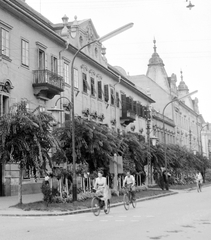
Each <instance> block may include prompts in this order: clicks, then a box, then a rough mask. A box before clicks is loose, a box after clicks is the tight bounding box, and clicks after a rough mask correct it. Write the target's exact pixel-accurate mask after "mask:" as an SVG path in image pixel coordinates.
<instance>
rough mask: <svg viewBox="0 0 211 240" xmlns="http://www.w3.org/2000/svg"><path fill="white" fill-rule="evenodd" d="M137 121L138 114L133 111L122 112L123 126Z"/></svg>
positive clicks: (121, 120)
mask: <svg viewBox="0 0 211 240" xmlns="http://www.w3.org/2000/svg"><path fill="white" fill-rule="evenodd" d="M135 120H136V114H135V112H133V111H132V110H127V109H126V110H125V111H122V117H120V122H121V124H124V125H128V124H130V123H132V122H134V121H135Z"/></svg>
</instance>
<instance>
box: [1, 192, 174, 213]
mask: <svg viewBox="0 0 211 240" xmlns="http://www.w3.org/2000/svg"><path fill="white" fill-rule="evenodd" d="M177 193H178V192H177V191H174V190H173V191H172V192H169V193H166V194H160V195H155V196H151V197H145V198H140V199H137V202H142V201H147V200H151V199H155V198H160V197H166V196H170V195H174V194H177ZM42 199H43V195H42V193H38V194H29V195H23V203H30V202H36V201H42ZM90 201H91V200H90ZM17 203H18V196H11V197H0V216H13V217H27V216H28V217H41V216H64V215H73V214H79V213H86V212H90V211H91V209H90V208H89V209H82V210H76V211H66V212H61V211H52V212H49V211H24V210H22V209H18V208H11V206H13V205H16V204H17ZM121 205H123V203H122V202H119V203H115V204H111V208H112V207H118V206H121Z"/></svg>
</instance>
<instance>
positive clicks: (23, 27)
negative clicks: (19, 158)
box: [0, 0, 155, 195]
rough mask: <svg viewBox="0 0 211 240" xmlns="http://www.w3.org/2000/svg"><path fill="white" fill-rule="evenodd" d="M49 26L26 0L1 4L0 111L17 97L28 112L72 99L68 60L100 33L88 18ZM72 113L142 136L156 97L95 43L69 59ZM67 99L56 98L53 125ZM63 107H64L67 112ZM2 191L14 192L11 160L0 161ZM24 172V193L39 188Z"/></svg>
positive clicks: (15, 177) (15, 180)
mask: <svg viewBox="0 0 211 240" xmlns="http://www.w3.org/2000/svg"><path fill="white" fill-rule="evenodd" d="M62 20H63V22H62V23H59V24H53V23H52V22H50V21H49V20H48V19H46V18H45V17H44V16H42V15H41V14H40V13H38V12H36V11H35V10H34V9H32V8H31V7H30V6H29V5H27V3H26V2H25V1H21V0H11V1H8V0H3V1H1V2H0V38H1V52H0V72H1V74H0V86H1V88H0V114H1V116H2V115H3V114H6V113H8V112H9V111H11V109H12V108H13V106H15V104H16V103H18V102H20V101H23V100H24V101H26V102H27V107H28V109H30V110H34V109H36V108H39V109H40V110H41V111H47V110H49V109H51V108H52V107H54V106H55V103H56V101H57V100H58V99H59V98H60V97H67V98H68V99H71V87H72V86H71V68H70V66H71V62H72V59H73V56H74V54H75V53H76V51H77V49H79V48H80V47H82V46H84V45H85V44H86V43H88V42H90V41H93V40H95V39H97V38H98V37H99V36H98V34H97V32H96V29H95V27H94V25H93V23H92V21H91V19H87V20H81V21H79V20H77V18H75V19H74V20H73V21H72V22H69V21H68V18H67V17H66V16H64V17H63V18H62ZM74 94H75V95H74V98H75V115H76V116H81V117H83V118H87V119H89V120H92V121H96V122H99V123H101V124H106V125H107V126H108V127H110V128H112V129H113V130H114V131H117V132H119V133H120V134H121V133H122V132H124V131H125V132H127V131H132V132H137V133H139V134H142V135H146V118H145V117H146V109H147V107H148V106H149V105H151V104H153V103H154V102H155V101H154V100H153V99H152V98H151V97H150V96H149V95H147V94H146V93H145V92H144V91H141V90H140V89H139V88H138V87H136V85H135V84H134V83H133V82H131V81H130V80H129V78H128V77H127V76H125V74H123V73H122V72H121V71H119V70H118V69H117V68H114V67H112V66H110V65H109V64H108V61H107V59H106V56H105V48H104V47H103V46H102V44H101V43H99V42H96V43H94V44H92V45H90V46H89V47H87V48H84V49H83V50H82V51H81V53H80V54H79V55H78V56H77V58H76V59H75V63H74ZM68 104H69V102H68V101H67V100H66V99H65V98H61V99H60V101H59V105H60V108H62V109H65V112H63V113H61V114H60V118H59V119H58V122H57V123H63V122H64V121H65V120H68V119H70V116H69V111H68V110H67V109H66V107H67V106H68ZM66 110H67V111H66ZM0 166H1V168H0V190H1V191H0V192H1V195H16V194H17V189H18V178H19V171H18V166H17V165H15V164H6V165H0ZM41 182H42V178H41V176H40V178H38V180H37V182H35V180H34V178H31V176H30V173H28V172H26V174H25V175H24V181H23V193H32V192H39V191H40V185H41Z"/></svg>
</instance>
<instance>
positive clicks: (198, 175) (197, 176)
mask: <svg viewBox="0 0 211 240" xmlns="http://www.w3.org/2000/svg"><path fill="white" fill-rule="evenodd" d="M202 179H203V178H202V175H201V173H197V174H196V180H198V181H199V180H202Z"/></svg>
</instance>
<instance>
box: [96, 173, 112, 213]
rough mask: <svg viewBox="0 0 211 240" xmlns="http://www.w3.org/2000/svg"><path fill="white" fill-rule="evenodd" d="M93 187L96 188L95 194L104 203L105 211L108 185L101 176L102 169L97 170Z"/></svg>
mask: <svg viewBox="0 0 211 240" xmlns="http://www.w3.org/2000/svg"><path fill="white" fill-rule="evenodd" d="M95 180H96V181H95V184H94V189H95V190H96V194H97V195H98V196H99V197H100V199H101V200H102V201H104V203H105V211H107V207H108V199H109V187H108V185H107V182H106V178H105V177H103V171H102V170H99V171H98V177H97V178H96V179H95Z"/></svg>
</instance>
